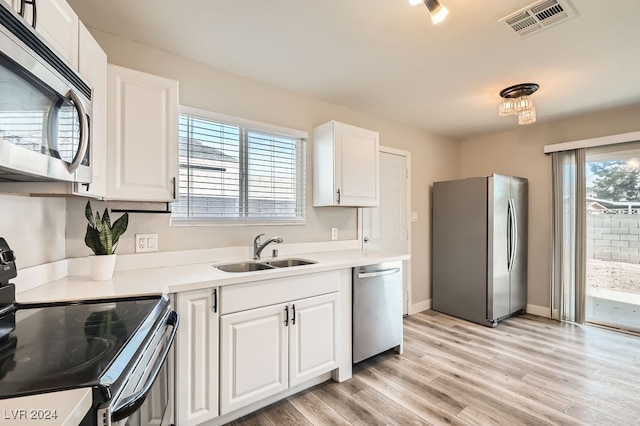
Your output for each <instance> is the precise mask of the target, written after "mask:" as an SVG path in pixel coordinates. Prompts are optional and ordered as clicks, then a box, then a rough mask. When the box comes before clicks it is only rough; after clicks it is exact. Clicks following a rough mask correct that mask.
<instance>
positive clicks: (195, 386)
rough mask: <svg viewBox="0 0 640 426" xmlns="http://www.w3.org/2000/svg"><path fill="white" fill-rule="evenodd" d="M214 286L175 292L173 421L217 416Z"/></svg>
mask: <svg viewBox="0 0 640 426" xmlns="http://www.w3.org/2000/svg"><path fill="white" fill-rule="evenodd" d="M217 295H218V293H217V288H216V289H211V288H207V289H203V290H193V291H186V292H182V293H178V294H177V295H176V308H177V311H178V315H180V325H179V326H178V334H177V337H176V339H177V341H176V348H177V349H176V381H175V383H176V387H175V393H176V424H178V425H180V426H190V425H197V424H200V423H202V422H205V421H207V420H210V419H213V418H214V417H217V416H218V312H217V306H218V304H217Z"/></svg>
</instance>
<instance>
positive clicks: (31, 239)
mask: <svg viewBox="0 0 640 426" xmlns="http://www.w3.org/2000/svg"><path fill="white" fill-rule="evenodd" d="M66 202H67V200H66V199H65V198H37V197H33V198H31V197H23V196H17V195H4V194H0V206H1V208H0V223H1V224H2V225H0V236H1V237H3V238H5V239H6V240H7V242H8V243H9V245H10V246H11V249H12V250H13V251H15V253H16V265H17V267H18V271H19V270H20V269H22V268H27V267H31V266H35V265H40V264H43V263H48V262H53V261H56V260H60V259H64V258H65V248H66V243H65V215H66Z"/></svg>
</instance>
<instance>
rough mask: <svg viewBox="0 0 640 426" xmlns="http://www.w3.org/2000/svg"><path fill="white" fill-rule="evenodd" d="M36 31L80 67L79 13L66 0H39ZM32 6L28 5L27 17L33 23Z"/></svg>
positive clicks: (75, 65) (76, 67)
mask: <svg viewBox="0 0 640 426" xmlns="http://www.w3.org/2000/svg"><path fill="white" fill-rule="evenodd" d="M36 4H37V21H36V31H37V32H38V33H39V34H40V35H42V36H43V37H44V39H45V40H47V41H48V42H49V44H50V45H51V47H53V48H54V49H56V50H57V51H58V53H59V54H60V55H61V56H62V57H63V58H65V59H66V60H67V62H68V63H69V65H70V66H71V67H72V68H73V69H76V70H77V69H78V24H79V22H80V21H79V20H78V15H76V13H75V12H74V11H73V9H72V8H71V6H69V4H68V3H67V2H66V1H65V0H37V2H36ZM30 12H31V6H29V5H27V7H26V13H25V19H26V20H27V22H29V23H31V15H30Z"/></svg>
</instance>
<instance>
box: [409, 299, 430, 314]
mask: <svg viewBox="0 0 640 426" xmlns="http://www.w3.org/2000/svg"><path fill="white" fill-rule="evenodd" d="M427 309H431V299H427V300H423V301H422V302H418V303H414V304H413V305H411V306H410V307H409V315H413V314H417V313H418V312H422V311H426V310H427Z"/></svg>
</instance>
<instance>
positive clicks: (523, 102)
mask: <svg viewBox="0 0 640 426" xmlns="http://www.w3.org/2000/svg"><path fill="white" fill-rule="evenodd" d="M531 108H533V102H531V100H530V99H529V97H528V96H520V97H519V98H517V99H516V100H515V111H516V114H518V113H520V112H522V111H526V110H529V109H531Z"/></svg>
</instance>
